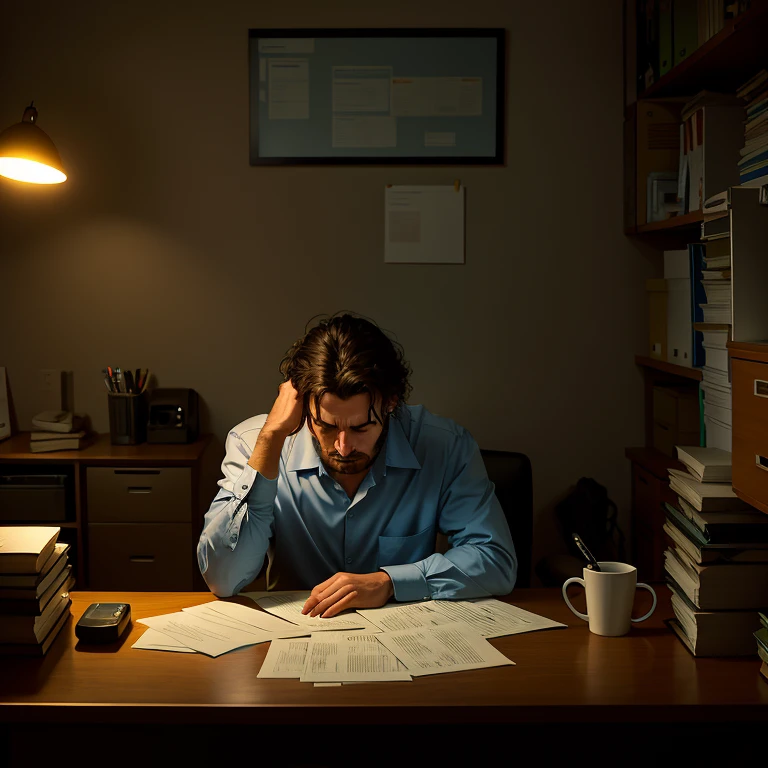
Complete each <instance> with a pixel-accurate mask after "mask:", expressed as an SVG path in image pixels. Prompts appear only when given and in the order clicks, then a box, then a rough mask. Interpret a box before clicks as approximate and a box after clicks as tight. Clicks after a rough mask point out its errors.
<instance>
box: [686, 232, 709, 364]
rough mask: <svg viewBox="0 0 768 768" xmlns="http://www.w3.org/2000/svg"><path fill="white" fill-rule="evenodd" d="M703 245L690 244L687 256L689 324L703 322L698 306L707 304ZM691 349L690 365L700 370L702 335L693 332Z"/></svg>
mask: <svg viewBox="0 0 768 768" xmlns="http://www.w3.org/2000/svg"><path fill="white" fill-rule="evenodd" d="M704 254H705V250H704V245H703V244H702V243H690V244H689V245H688V255H689V256H690V259H691V322H692V323H701V322H703V320H704V310H703V309H702V308H701V307H700V306H699V304H706V303H707V293H706V291H705V290H704V285H703V283H702V272H703V271H704V269H706V265H705V264H704ZM692 335H693V349H692V350H691V365H693V367H694V368H701V367H702V366H703V365H704V351H705V350H704V334H703V333H702V332H701V331H697V330H696V329H695V328H694V330H693V334H692Z"/></svg>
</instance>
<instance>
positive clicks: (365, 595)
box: [301, 571, 395, 619]
mask: <svg viewBox="0 0 768 768" xmlns="http://www.w3.org/2000/svg"><path fill="white" fill-rule="evenodd" d="M394 593H395V588H394V587H393V586H392V579H390V578H389V574H388V573H387V572H386V571H377V572H376V573H337V574H335V575H333V576H331V578H330V579H327V580H326V581H324V582H323V583H322V584H318V585H317V586H316V587H315V588H314V589H313V590H312V593H311V594H310V596H309V598H308V599H307V602H306V603H305V604H304V608H303V609H302V611H301V612H302V613H303V614H309V615H310V616H321V617H322V618H324V619H330V618H331V616H336V614H338V613H341V611H344V610H346V609H347V608H379V607H381V606H382V605H384V603H386V602H387V600H389V598H390V597H392V595H393V594H394Z"/></svg>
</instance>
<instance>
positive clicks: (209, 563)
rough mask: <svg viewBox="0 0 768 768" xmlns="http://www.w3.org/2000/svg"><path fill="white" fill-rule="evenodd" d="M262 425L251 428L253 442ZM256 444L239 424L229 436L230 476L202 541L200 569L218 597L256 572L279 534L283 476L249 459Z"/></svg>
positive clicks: (237, 588) (227, 459) (226, 474)
mask: <svg viewBox="0 0 768 768" xmlns="http://www.w3.org/2000/svg"><path fill="white" fill-rule="evenodd" d="M262 423H263V422H262ZM259 426H261V425H259ZM259 431H260V429H259V428H256V429H251V430H249V432H248V436H249V438H250V439H251V441H252V442H253V444H255V441H256V439H258V433H259ZM252 450H253V445H251V444H250V443H249V441H246V440H245V439H244V438H243V437H242V435H241V433H240V432H239V431H238V430H237V428H235V430H233V431H231V432H230V433H229V435H228V436H227V443H226V456H225V458H224V461H223V462H222V465H221V468H222V472H223V474H224V477H223V479H222V480H220V481H219V486H220V490H219V492H218V493H217V494H216V496H215V498H214V499H213V502H212V503H211V506H210V508H209V509H208V512H206V514H205V518H204V523H203V531H202V533H201V534H200V541H199V542H198V545H197V561H198V564H199V566H200V572H201V573H202V575H203V578H204V579H205V582H206V584H207V585H208V587H209V589H210V590H211V592H213V593H214V594H215V595H217V596H218V597H229V596H230V595H234V594H237V592H239V591H240V590H241V589H242V588H243V587H244V586H246V585H247V584H249V583H250V582H251V581H253V579H255V578H256V576H257V575H258V574H259V571H260V570H261V568H262V566H263V564H264V558H265V556H266V554H267V549H268V548H269V542H270V539H271V537H272V534H273V528H274V506H275V497H276V495H277V478H275V479H274V480H271V479H269V478H266V477H264V476H263V475H261V474H260V473H259V472H257V471H256V470H255V469H253V468H252V467H251V466H249V465H248V459H249V458H250V455H251V452H252Z"/></svg>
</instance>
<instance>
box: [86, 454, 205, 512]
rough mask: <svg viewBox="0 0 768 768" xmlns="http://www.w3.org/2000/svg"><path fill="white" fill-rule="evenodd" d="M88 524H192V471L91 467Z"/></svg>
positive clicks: (176, 468)
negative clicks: (190, 522)
mask: <svg viewBox="0 0 768 768" xmlns="http://www.w3.org/2000/svg"><path fill="white" fill-rule="evenodd" d="M87 483H88V521H89V522H91V523H111V522H121V523H148V522H152V523H173V522H189V521H190V520H191V516H192V470H191V469H189V467H165V468H163V469H153V468H150V467H142V468H138V469H131V468H118V467H88V474H87Z"/></svg>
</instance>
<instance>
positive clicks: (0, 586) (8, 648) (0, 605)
mask: <svg viewBox="0 0 768 768" xmlns="http://www.w3.org/2000/svg"><path fill="white" fill-rule="evenodd" d="M59 530H60V529H59V528H56V527H50V526H32V525H29V526H2V527H0V655H32V656H42V655H43V654H45V653H46V652H47V651H48V649H49V648H50V646H51V644H52V643H53V641H54V640H55V639H56V637H57V636H58V634H59V632H60V631H61V629H62V627H63V626H64V625H65V624H66V623H67V619H68V618H69V616H70V615H71V612H70V604H71V602H72V600H71V599H70V596H69V591H70V589H72V587H73V586H74V583H75V578H74V576H73V575H72V566H71V565H69V563H68V552H69V544H65V543H59V542H57V538H58V535H59Z"/></svg>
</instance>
